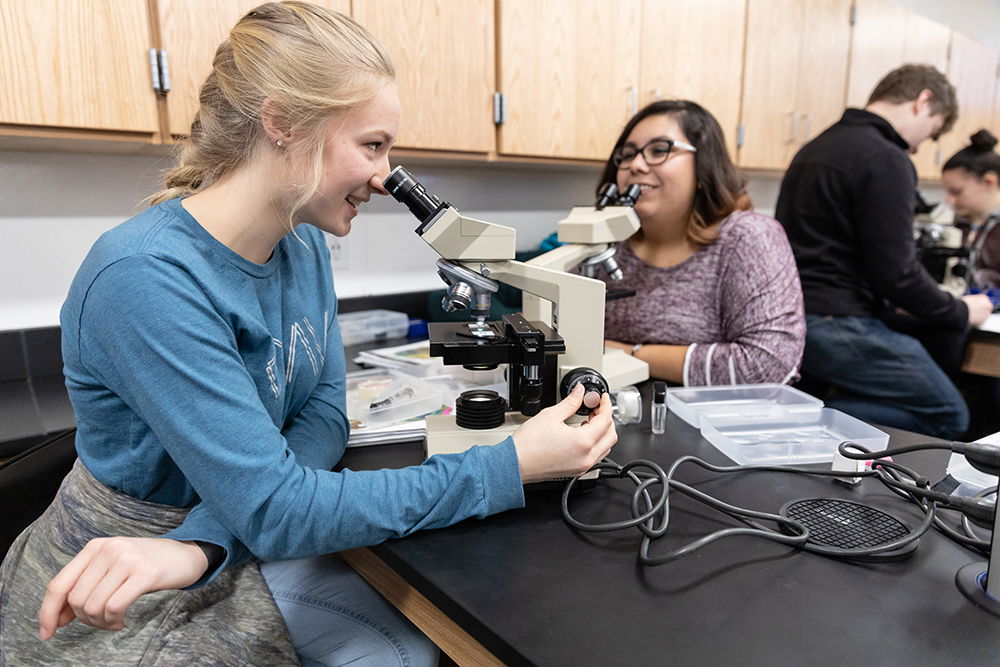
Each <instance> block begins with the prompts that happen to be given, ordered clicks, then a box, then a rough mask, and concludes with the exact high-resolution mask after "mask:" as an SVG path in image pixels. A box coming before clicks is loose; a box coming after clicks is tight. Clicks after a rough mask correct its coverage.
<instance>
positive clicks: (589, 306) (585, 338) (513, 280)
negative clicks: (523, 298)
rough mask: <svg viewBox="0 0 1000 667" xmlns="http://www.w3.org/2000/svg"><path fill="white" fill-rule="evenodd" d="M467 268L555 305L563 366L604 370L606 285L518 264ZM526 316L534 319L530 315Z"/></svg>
mask: <svg viewBox="0 0 1000 667" xmlns="http://www.w3.org/2000/svg"><path fill="white" fill-rule="evenodd" d="M553 252H555V251H553ZM467 266H468V268H470V269H472V270H473V271H476V270H478V271H479V272H480V273H482V274H483V275H484V276H486V277H487V278H490V279H491V280H498V281H500V282H502V283H506V284H508V285H511V286H513V287H517V288H519V289H520V290H522V291H523V292H525V294H526V295H527V294H533V295H535V296H538V297H541V298H542V299H545V300H546V301H550V302H552V303H553V304H555V307H554V310H555V313H554V317H553V319H554V320H555V323H556V325H557V326H556V327H555V328H556V329H557V330H558V331H559V335H560V336H562V337H563V340H565V341H566V353H565V354H564V355H563V356H562V358H561V359H560V366H562V367H567V368H569V367H577V366H588V367H590V368H593V369H595V370H598V371H600V370H601V368H602V366H603V357H604V289H605V288H604V283H603V282H601V281H600V280H595V279H593V278H585V277H584V276H578V275H575V274H572V273H566V272H564V271H558V270H556V269H549V268H544V267H540V266H535V265H533V264H526V263H524V262H517V261H505V262H482V263H479V264H468V265H467ZM525 317H526V319H529V320H530V319H531V318H530V317H529V315H528V314H527V313H525Z"/></svg>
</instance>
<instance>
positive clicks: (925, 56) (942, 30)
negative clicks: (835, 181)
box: [903, 12, 951, 181]
mask: <svg viewBox="0 0 1000 667" xmlns="http://www.w3.org/2000/svg"><path fill="white" fill-rule="evenodd" d="M950 44H951V28H949V27H948V26H945V25H942V24H940V23H937V22H936V21H932V20H930V19H929V18H927V17H924V16H920V15H919V14H914V13H913V12H907V14H906V42H905V44H904V45H903V62H906V63H926V64H928V65H934V67H936V68H938V70H939V71H941V72H947V71H948V48H949V45H950ZM943 159H944V156H942V154H941V146H940V142H938V141H930V140H927V141H925V142H923V143H922V144H920V148H919V150H918V151H917V154H916V155H914V156H913V162H914V164H915V165H916V167H917V175H919V176H920V178H922V179H925V180H933V181H936V180H938V179H939V178H940V177H941V165H942V160H943Z"/></svg>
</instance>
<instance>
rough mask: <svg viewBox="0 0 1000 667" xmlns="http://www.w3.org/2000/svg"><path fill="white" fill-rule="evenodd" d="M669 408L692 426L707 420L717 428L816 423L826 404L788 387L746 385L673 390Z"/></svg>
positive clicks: (670, 393) (673, 388)
mask: <svg viewBox="0 0 1000 667" xmlns="http://www.w3.org/2000/svg"><path fill="white" fill-rule="evenodd" d="M667 407H668V408H669V409H670V411H671V412H673V413H675V414H676V415H677V416H678V417H680V418H681V419H683V420H684V421H686V422H687V423H688V424H690V425H691V426H694V427H696V428H700V427H701V426H702V423H703V421H704V419H706V418H707V419H711V421H712V423H713V424H715V425H716V426H717V427H719V426H725V425H747V424H765V423H786V424H788V423H802V422H810V421H814V420H815V419H816V418H817V417H818V416H819V413H820V410H822V409H823V401H821V400H819V399H818V398H816V397H814V396H810V395H809V394H807V393H805V392H803V391H800V390H798V389H795V388H794V387H789V386H788V385H786V384H778V383H770V384H743V385H739V384H738V385H728V386H719V387H671V388H669V389H667Z"/></svg>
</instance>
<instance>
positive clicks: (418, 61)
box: [353, 0, 496, 153]
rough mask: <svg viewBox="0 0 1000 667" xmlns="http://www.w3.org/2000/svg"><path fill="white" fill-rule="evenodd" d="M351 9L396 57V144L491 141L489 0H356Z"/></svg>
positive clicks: (453, 147)
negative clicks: (400, 112)
mask: <svg viewBox="0 0 1000 667" xmlns="http://www.w3.org/2000/svg"><path fill="white" fill-rule="evenodd" d="M353 11H354V18H355V19H356V20H357V21H358V22H359V23H360V24H362V25H363V26H365V27H366V28H368V30H369V31H371V32H372V34H374V35H375V36H376V37H377V38H379V40H381V41H382V43H383V44H384V45H385V46H386V48H388V50H389V52H390V53H391V54H392V58H393V62H394V63H395V65H396V77H397V84H398V86H399V97H400V102H401V104H402V109H403V121H402V123H401V125H400V134H399V140H398V142H397V145H398V146H399V147H409V148H427V149H436V150H449V151H472V152H482V153H485V152H488V151H492V150H494V149H495V147H496V130H495V126H494V124H493V93H494V92H495V91H496V74H495V57H496V55H495V48H494V35H495V27H494V8H493V2H492V0H354V5H353Z"/></svg>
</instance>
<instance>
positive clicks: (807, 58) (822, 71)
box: [789, 0, 851, 159]
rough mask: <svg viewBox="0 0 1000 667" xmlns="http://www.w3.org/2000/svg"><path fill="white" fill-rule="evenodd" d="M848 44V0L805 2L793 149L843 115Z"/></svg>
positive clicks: (849, 31)
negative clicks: (795, 134) (797, 115)
mask: <svg viewBox="0 0 1000 667" xmlns="http://www.w3.org/2000/svg"><path fill="white" fill-rule="evenodd" d="M850 44H851V0H809V1H808V2H806V3H805V15H804V16H803V26H802V51H801V55H800V56H799V81H798V93H797V98H796V99H797V102H796V105H795V109H796V111H798V113H799V120H798V124H797V128H796V129H797V130H798V132H797V136H796V143H797V145H796V146H795V151H797V150H798V149H799V148H800V147H801V146H802V145H803V144H804V143H806V142H807V141H809V140H810V139H812V138H813V137H814V136H816V135H817V134H819V133H820V132H822V131H823V130H825V129H826V128H827V127H829V126H830V125H832V124H833V123H835V122H837V120H838V119H839V118H840V117H841V116H842V115H843V113H844V95H845V91H846V87H847V61H848V54H849V53H850ZM793 154H794V151H793ZM791 157H792V156H789V159H791Z"/></svg>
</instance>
